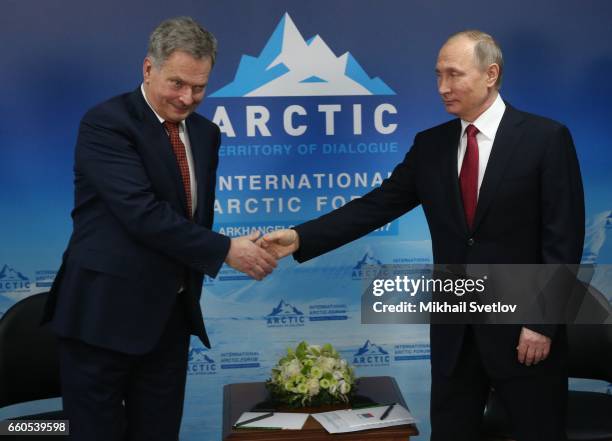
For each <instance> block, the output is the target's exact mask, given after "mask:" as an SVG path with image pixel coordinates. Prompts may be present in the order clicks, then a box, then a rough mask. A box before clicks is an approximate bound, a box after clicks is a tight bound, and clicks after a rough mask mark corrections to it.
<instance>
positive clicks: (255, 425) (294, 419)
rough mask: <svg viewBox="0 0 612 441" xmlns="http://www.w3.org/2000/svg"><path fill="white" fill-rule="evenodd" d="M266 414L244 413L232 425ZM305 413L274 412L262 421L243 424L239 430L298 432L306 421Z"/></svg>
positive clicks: (306, 415)
mask: <svg viewBox="0 0 612 441" xmlns="http://www.w3.org/2000/svg"><path fill="white" fill-rule="evenodd" d="M266 413H268V412H244V413H243V414H242V415H240V418H238V421H236V422H235V423H234V424H238V423H240V422H241V421H245V420H250V419H251V418H255V417H258V416H260V415H265V414H266ZM308 415H309V414H307V413H288V412H274V415H272V416H269V417H267V418H264V419H263V420H259V421H253V422H252V423H248V424H244V425H242V426H240V427H238V428H239V429H284V430H300V429H301V428H302V426H304V423H305V422H306V420H307V419H308Z"/></svg>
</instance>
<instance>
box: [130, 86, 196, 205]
mask: <svg viewBox="0 0 612 441" xmlns="http://www.w3.org/2000/svg"><path fill="white" fill-rule="evenodd" d="M140 91H141V92H142V96H143V97H144V99H145V101H146V102H147V104H148V105H149V107H150V108H151V110H152V111H153V113H155V116H156V117H157V119H158V120H159V122H160V123H162V124H163V123H164V121H165V120H164V119H163V118H162V117H161V116H159V115H158V114H157V112H156V111H155V109H154V108H153V106H151V103H150V102H149V100H148V99H147V95H146V93H145V91H144V85H142V84H141V85H140ZM179 138H181V141H183V144H184V145H185V153H186V154H187V165H188V166H189V183H190V184H191V185H190V187H191V214H192V215H193V213H195V211H196V208H197V203H198V197H197V196H198V195H197V191H198V186H197V182H196V176H195V172H194V167H193V154H192V153H191V143H190V142H189V134H188V133H187V124H185V121H184V120H183V121H181V122H180V123H179Z"/></svg>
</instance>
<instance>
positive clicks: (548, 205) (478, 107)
mask: <svg viewBox="0 0 612 441" xmlns="http://www.w3.org/2000/svg"><path fill="white" fill-rule="evenodd" d="M502 70H503V59H502V53H501V50H500V48H499V46H498V45H497V43H496V42H495V41H494V40H493V38H492V37H491V36H490V35H488V34H485V33H483V32H480V31H464V32H460V33H458V34H455V35H453V36H452V37H450V38H449V39H448V40H447V41H446V43H445V44H444V45H443V46H442V48H441V49H440V52H439V54H438V60H437V63H436V75H437V79H438V92H439V94H440V97H441V98H442V102H443V104H444V107H445V108H446V110H447V112H448V113H450V114H452V115H455V116H457V118H456V119H454V120H452V121H449V122H446V123H444V124H441V125H439V126H436V127H433V128H431V129H429V130H425V131H423V132H421V133H418V134H417V135H416V137H415V139H414V144H413V147H412V149H411V150H410V151H409V152H408V153H407V154H406V157H405V159H404V161H403V162H401V163H400V164H399V165H398V166H397V167H396V168H395V170H394V171H393V173H392V175H391V176H390V177H389V178H388V179H386V180H385V181H384V182H383V183H382V185H381V186H380V187H379V188H377V189H375V190H373V191H371V192H370V193H368V194H366V195H364V196H363V197H362V198H359V199H356V200H353V201H351V202H349V203H348V204H346V205H345V206H343V207H341V208H339V209H337V210H335V211H333V212H331V213H328V214H326V215H324V216H322V217H320V218H318V219H315V220H312V221H309V222H306V223H304V224H301V225H298V226H296V227H295V228H294V229H292V230H279V231H276V232H273V233H269V234H267V235H265V236H264V237H263V239H262V241H261V242H260V244H261V246H262V247H264V248H265V249H267V250H269V251H270V252H272V253H273V254H274V255H275V256H276V257H277V258H280V257H283V256H286V255H289V254H291V253H293V256H294V258H295V259H296V260H298V261H299V262H303V261H306V260H308V259H311V258H313V257H316V256H318V255H320V254H323V253H326V252H328V251H330V250H333V249H335V248H337V247H339V246H342V245H344V244H346V243H348V242H350V241H352V240H355V239H357V238H359V237H361V236H363V235H364V234H366V233H368V232H370V231H372V230H374V229H376V228H379V227H381V226H383V225H385V224H387V223H389V222H390V221H392V220H393V219H395V218H397V217H399V216H401V215H402V214H404V213H406V212H407V211H409V210H411V209H413V208H414V207H416V206H418V205H422V207H423V210H424V212H425V216H426V218H427V222H428V224H429V231H430V233H431V239H432V248H433V257H434V262H435V263H437V264H461V265H463V264H466V265H467V264H527V263H528V264H575V263H579V262H580V257H581V254H582V245H583V240H584V199H583V191H582V181H581V177H580V169H579V166H578V160H577V158H576V152H575V149H574V144H573V141H572V138H571V135H570V133H569V130H568V129H567V128H566V127H565V126H563V125H561V124H559V123H557V122H555V121H552V120H549V119H546V118H542V117H539V116H535V115H531V114H528V113H525V112H521V111H519V110H516V109H514V108H513V107H511V106H510V105H509V104H507V103H505V102H504V101H503V100H502V99H501V96H500V95H499V87H500V84H501V79H502ZM430 337H431V378H432V386H431V429H432V433H431V440H432V441H477V440H480V439H481V423H482V416H483V410H484V407H485V402H486V400H487V396H488V393H489V390H490V388H491V387H493V388H495V391H496V393H497V395H498V396H499V397H500V399H501V402H502V403H503V404H504V406H505V407H506V408H507V410H508V414H509V417H510V421H511V423H512V431H513V437H512V438H513V439H515V440H517V441H563V440H564V439H566V435H565V412H566V405H567V373H566V355H567V354H566V352H567V343H566V335H565V328H564V327H563V326H557V325H543V324H540V325H538V324H525V325H520V324H517V325H480V324H473V325H466V324H452V325H443V324H432V325H431V327H430Z"/></svg>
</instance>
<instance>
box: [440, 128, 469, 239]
mask: <svg viewBox="0 0 612 441" xmlns="http://www.w3.org/2000/svg"><path fill="white" fill-rule="evenodd" d="M460 135H461V122H460V121H459V120H458V119H456V120H454V121H451V124H450V127H449V128H448V130H446V131H445V133H444V139H443V140H442V143H441V145H442V149H441V150H442V151H441V155H442V161H443V170H444V180H445V181H446V183H447V184H446V185H445V188H448V190H449V196H450V197H449V200H450V211H451V216H452V217H453V218H454V219H455V221H456V222H457V223H458V224H459V225H461V228H463V229H464V230H465V231H467V223H466V221H465V215H464V210H463V200H462V198H461V191H460V189H459V177H458V174H457V149H458V146H459V136H460Z"/></svg>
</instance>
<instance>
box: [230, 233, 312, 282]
mask: <svg viewBox="0 0 612 441" xmlns="http://www.w3.org/2000/svg"><path fill="white" fill-rule="evenodd" d="M259 236H260V233H259V232H258V231H253V232H252V233H251V234H249V235H248V236H241V237H235V238H233V239H232V242H231V245H230V249H229V252H228V253H227V257H226V258H225V263H227V264H228V265H229V266H231V267H232V268H234V269H236V270H238V271H240V272H243V273H245V274H247V275H248V276H250V277H252V278H254V279H256V280H262V279H263V278H264V277H266V276H267V275H268V274H270V273H272V271H274V268H276V261H277V260H278V259H282V258H283V257H285V256H288V255H289V254H291V253H293V252H295V251H296V250H297V249H298V248H299V246H300V245H299V244H300V240H299V237H298V234H297V232H296V231H295V230H277V231H274V232H272V233H268V234H266V235H265V236H262V237H259Z"/></svg>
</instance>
